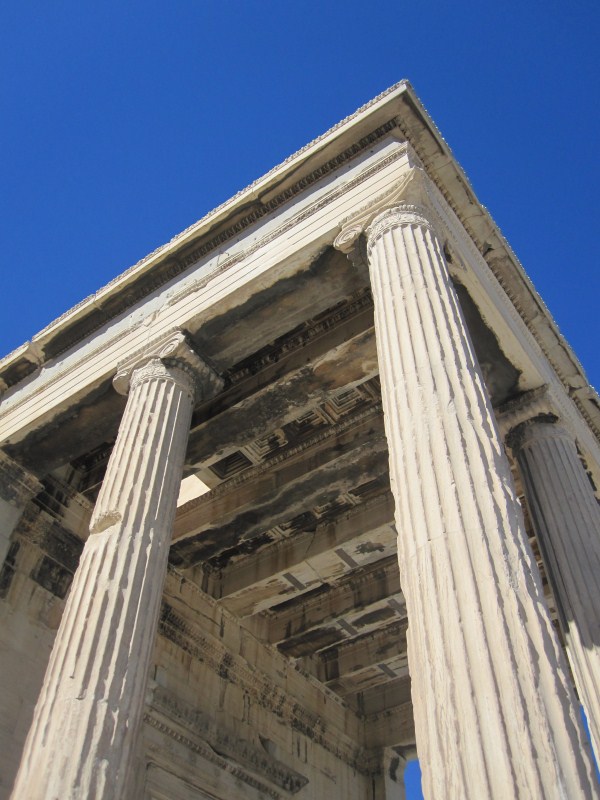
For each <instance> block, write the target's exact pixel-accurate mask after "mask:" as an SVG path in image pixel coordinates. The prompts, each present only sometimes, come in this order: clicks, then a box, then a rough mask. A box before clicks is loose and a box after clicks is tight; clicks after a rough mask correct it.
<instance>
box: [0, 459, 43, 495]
mask: <svg viewBox="0 0 600 800" xmlns="http://www.w3.org/2000/svg"><path fill="white" fill-rule="evenodd" d="M42 488H43V487H42V484H41V483H40V482H39V481H38V479H37V478H36V477H35V476H34V475H32V474H31V473H30V472H28V471H27V470H26V469H25V468H24V467H22V466H21V465H20V464H18V463H17V462H16V461H14V460H13V459H12V458H11V457H10V456H7V455H6V453H5V452H4V451H2V450H0V499H2V500H4V501H5V502H6V503H9V504H10V505H12V506H16V507H18V508H20V507H22V506H24V505H25V503H26V502H27V501H28V500H29V499H30V498H31V497H33V496H34V495H36V494H38V492H41V491H42Z"/></svg>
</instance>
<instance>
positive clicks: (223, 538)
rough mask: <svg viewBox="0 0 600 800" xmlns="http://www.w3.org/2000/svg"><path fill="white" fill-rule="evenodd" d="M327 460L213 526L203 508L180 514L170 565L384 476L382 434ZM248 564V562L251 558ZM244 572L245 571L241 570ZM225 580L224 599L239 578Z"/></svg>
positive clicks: (191, 560) (246, 537)
mask: <svg viewBox="0 0 600 800" xmlns="http://www.w3.org/2000/svg"><path fill="white" fill-rule="evenodd" d="M330 455H331V456H333V457H331V458H330V460H328V461H326V462H325V463H324V464H322V465H321V466H317V465H316V464H313V465H312V466H313V467H314V468H313V469H312V470H308V471H303V473H302V474H301V475H300V476H299V477H297V478H296V479H295V480H292V481H291V482H289V483H285V484H284V485H283V486H281V487H280V488H279V490H274V491H272V492H271V494H269V495H267V496H264V497H263V499H262V502H256V503H254V504H250V505H246V506H243V507H242V508H240V509H234V511H233V512H232V513H231V514H228V515H226V516H225V517H224V518H215V519H214V523H213V524H211V518H209V517H207V516H206V515H205V514H204V507H203V506H201V505H200V506H198V508H199V509H200V510H199V511H198V512H197V513H195V512H194V508H192V509H191V511H190V513H189V514H186V515H185V523H184V521H183V519H184V518H183V517H182V518H181V519H180V520H179V521H178V523H177V531H176V536H177V541H176V542H175V543H174V545H173V546H172V548H171V562H172V563H174V564H175V565H176V566H186V567H189V566H193V565H194V564H198V563H200V562H204V561H206V560H207V559H209V558H211V557H214V556H216V555H219V554H221V553H223V552H224V551H226V550H229V549H231V548H234V547H237V546H239V545H240V544H241V543H247V542H250V541H251V540H252V539H254V538H255V537H256V536H258V535H259V534H261V533H265V532H266V531H269V530H271V529H272V528H274V527H275V526H277V525H281V524H283V523H285V522H287V521H289V520H290V519H293V518H294V517H296V516H297V515H299V514H301V513H303V512H305V511H308V510H310V509H311V508H314V507H317V506H321V505H325V504H327V503H330V502H332V501H334V500H336V499H337V498H338V497H339V495H340V494H343V493H345V492H348V491H349V490H351V489H352V488H354V487H357V486H360V485H361V484H363V483H366V482H367V481H370V480H372V479H373V478H374V477H377V476H380V475H382V474H384V473H385V471H386V466H387V449H386V442H385V437H384V436H383V434H379V435H378V434H375V435H373V434H371V435H368V434H367V433H365V435H364V436H362V437H360V438H359V439H358V441H357V442H355V443H353V446H351V447H349V448H348V449H347V450H346V451H344V452H342V454H341V455H340V456H339V457H335V453H334V451H332V452H331V453H330ZM317 460H318V459H317ZM192 502H194V501H192ZM231 502H232V503H234V504H235V501H233V500H232V501H231ZM250 561H251V563H252V557H250ZM234 568H235V570H236V572H239V570H240V569H241V567H240V565H237V564H236V565H234ZM244 571H245V572H247V571H248V570H247V569H246V567H245V566H244ZM240 576H241V573H240ZM230 577H231V576H230V575H229V572H226V573H225V574H224V576H223V577H222V578H221V579H220V581H219V583H220V584H221V591H222V595H221V596H224V595H225V594H229V593H230V589H231V588H232V585H235V586H236V587H237V588H239V578H236V579H235V580H233V581H232V582H231V583H230V582H229V578H230ZM211 593H212V592H211Z"/></svg>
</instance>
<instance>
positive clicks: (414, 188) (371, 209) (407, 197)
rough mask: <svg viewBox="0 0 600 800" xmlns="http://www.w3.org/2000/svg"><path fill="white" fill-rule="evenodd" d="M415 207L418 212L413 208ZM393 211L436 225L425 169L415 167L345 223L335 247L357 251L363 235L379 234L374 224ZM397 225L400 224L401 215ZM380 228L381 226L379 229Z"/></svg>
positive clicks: (407, 218) (423, 222) (343, 222)
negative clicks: (433, 222) (356, 247)
mask: <svg viewBox="0 0 600 800" xmlns="http://www.w3.org/2000/svg"><path fill="white" fill-rule="evenodd" d="M411 209H414V211H411ZM392 211H397V212H400V211H406V213H407V214H410V213H413V214H414V215H415V216H414V219H409V217H408V216H406V217H405V218H403V219H405V221H406V224H410V222H418V224H426V225H427V226H428V227H430V228H432V227H433V225H432V222H431V220H432V217H433V212H432V211H431V210H430V201H429V178H428V177H427V174H426V172H425V170H424V169H422V168H421V167H419V166H412V167H411V168H410V169H408V170H407V171H406V172H405V173H404V174H403V175H402V177H401V178H400V180H399V181H397V182H396V183H395V184H394V185H393V186H392V187H391V188H390V189H388V190H386V191H385V192H383V193H382V194H380V195H377V196H376V197H374V198H373V199H372V200H371V201H369V203H367V204H365V205H364V206H362V208H360V209H359V210H358V212H356V213H355V214H352V216H350V217H346V218H345V219H343V220H342V222H341V225H340V227H341V231H340V233H339V234H338V235H337V237H336V238H335V241H334V242H333V246H334V247H335V248H336V249H337V250H340V251H341V252H342V253H345V254H346V255H349V254H351V253H352V252H353V250H354V248H355V246H356V244H357V242H358V240H359V237H360V236H361V234H363V233H365V234H366V235H367V237H368V239H369V240H371V237H372V236H373V235H377V234H376V233H375V228H374V227H373V223H374V222H375V221H376V220H379V219H380V218H381V217H383V216H384V215H386V214H387V213H388V212H392ZM396 224H401V223H400V218H398V220H397V223H396ZM378 230H379V228H377V231H378Z"/></svg>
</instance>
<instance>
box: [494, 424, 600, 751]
mask: <svg viewBox="0 0 600 800" xmlns="http://www.w3.org/2000/svg"><path fill="white" fill-rule="evenodd" d="M509 444H510V446H511V448H512V450H513V452H514V454H515V456H516V458H517V463H518V465H519V472H520V474H521V478H522V481H523V489H524V491H525V499H526V502H527V506H528V508H529V511H530V514H531V519H532V522H533V526H534V529H535V532H536V535H537V537H538V541H539V544H540V548H541V551H542V555H543V558H544V563H545V565H546V569H547V572H548V580H549V581H550V585H551V586H552V589H553V591H554V596H555V598H556V601H557V604H558V609H559V615H560V621H561V625H562V628H563V632H564V636H565V641H566V645H567V652H568V654H569V659H570V661H571V667H572V670H573V674H574V677H575V683H576V686H577V689H578V691H579V696H580V698H581V702H582V704H583V706H584V708H585V711H586V714H587V718H588V722H589V726H590V732H591V734H592V742H593V744H594V749H595V752H596V757H597V758H598V759H599V760H600V749H599V748H600V506H599V505H598V501H597V500H596V497H595V496H594V492H593V489H592V486H591V484H590V481H589V479H588V476H587V475H586V473H585V470H584V468H583V465H582V463H581V460H580V459H579V456H578V454H577V447H576V444H575V441H574V439H573V436H572V435H571V434H570V433H569V431H568V430H567V429H566V428H564V427H563V426H562V425H561V424H559V423H556V424H553V423H552V422H549V421H546V420H544V419H543V418H542V419H538V420H536V419H533V420H530V421H528V422H525V423H523V424H521V425H519V426H517V428H515V430H513V431H512V432H511V434H510V436H509Z"/></svg>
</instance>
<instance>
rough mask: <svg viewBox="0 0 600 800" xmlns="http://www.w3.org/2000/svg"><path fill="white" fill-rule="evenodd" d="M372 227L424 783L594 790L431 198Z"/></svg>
mask: <svg viewBox="0 0 600 800" xmlns="http://www.w3.org/2000/svg"><path fill="white" fill-rule="evenodd" d="M367 242H368V243H367V253H368V259H369V268H370V273H371V282H372V287H373V297H374V302H375V324H376V333H377V347H378V356H379V362H380V374H381V384H382V398H383V406H384V412H385V426H386V434H387V438H388V444H389V451H390V477H391V485H392V491H393V494H394V498H395V503H396V524H397V528H398V556H399V563H400V575H401V583H402V589H403V592H404V595H405V597H406V604H407V610H408V617H409V623H410V625H409V631H408V646H409V666H410V673H411V680H412V696H413V706H414V714H415V727H416V736H417V749H418V753H419V758H420V760H421V764H422V768H423V787H424V792H425V796H426V797H427V798H428V800H433V798H435V799H436V800H467V799H468V798H473V800H482V798H486V800H488V799H489V798H511V799H513V798H522V799H523V800H542V799H543V800H550V799H551V798H556V800H558V798H562V799H563V800H564V798H570V800H574V798H583V797H586V798H590V797H593V796H595V790H594V788H593V781H594V778H593V774H592V768H591V764H590V759H589V755H588V754H587V753H586V752H585V745H584V740H583V734H582V730H581V724H580V722H579V720H578V717H577V712H576V709H575V707H574V703H573V698H572V696H571V693H570V689H569V686H568V681H567V680H566V677H565V668H564V664H563V661H562V655H561V652H560V648H559V646H558V643H557V639H556V636H555V634H554V631H553V630H552V627H551V623H550V620H549V618H548V615H547V611H546V609H545V606H544V602H543V595H542V589H541V581H540V579H539V575H538V573H537V569H536V567H535V564H534V562H533V558H532V554H531V552H530V550H529V548H528V545H527V544H526V541H527V537H526V535H525V532H524V530H523V521H522V514H521V512H520V507H519V505H518V501H517V499H516V496H515V492H514V489H513V484H512V480H511V475H510V469H509V465H508V462H507V459H506V456H505V454H504V451H503V448H502V445H501V443H500V440H499V436H498V433H497V430H496V426H495V421H494V416H493V412H492V409H491V404H490V401H489V398H488V395H487V392H486V389H485V387H484V384H483V380H482V377H481V372H480V370H479V367H478V365H477V362H476V358H475V354H474V351H473V347H472V345H471V343H470V340H469V337H468V334H467V331H466V327H465V323H464V320H463V318H462V315H461V311H460V308H459V303H458V299H457V296H456V293H455V291H454V289H453V287H452V284H451V282H450V278H449V274H448V271H447V267H446V264H445V260H444V256H443V252H442V249H441V247H440V243H439V241H438V239H437V237H436V234H435V231H434V229H433V226H432V224H431V222H430V220H429V212H427V211H426V210H424V209H423V208H421V207H419V206H415V205H410V204H408V203H402V204H399V205H398V206H397V207H394V208H390V209H388V210H386V211H384V212H382V213H381V214H379V215H378V216H377V217H375V219H374V220H373V221H372V223H371V225H370V227H369V229H368V230H367Z"/></svg>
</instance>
